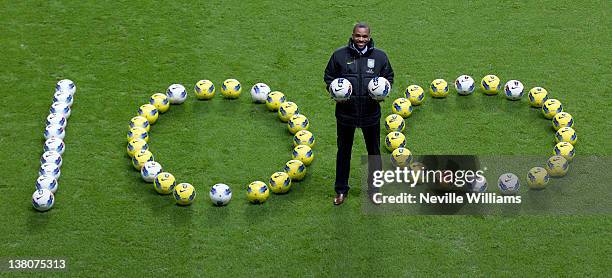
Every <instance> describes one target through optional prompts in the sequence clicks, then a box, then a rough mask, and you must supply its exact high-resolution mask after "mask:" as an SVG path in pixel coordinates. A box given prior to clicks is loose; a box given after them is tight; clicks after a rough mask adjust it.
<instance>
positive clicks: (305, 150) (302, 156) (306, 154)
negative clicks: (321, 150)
mask: <svg viewBox="0 0 612 278" xmlns="http://www.w3.org/2000/svg"><path fill="white" fill-rule="evenodd" d="M291 159H297V160H299V161H302V163H304V165H306V166H309V165H310V164H311V163H312V160H314V154H313V153H312V149H311V148H310V147H309V146H306V145H299V146H297V147H295V148H293V152H291Z"/></svg>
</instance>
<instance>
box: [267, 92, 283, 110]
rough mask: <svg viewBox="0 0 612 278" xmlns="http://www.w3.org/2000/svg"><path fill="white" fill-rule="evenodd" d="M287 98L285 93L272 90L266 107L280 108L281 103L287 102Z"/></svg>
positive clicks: (270, 108) (271, 108)
mask: <svg viewBox="0 0 612 278" xmlns="http://www.w3.org/2000/svg"><path fill="white" fill-rule="evenodd" d="M286 100H287V98H286V97H285V95H284V94H283V93H281V92H278V91H274V92H271V93H269V94H268V97H267V98H266V107H268V109H269V110H270V111H276V110H278V109H279V108H280V106H281V103H283V102H285V101H286Z"/></svg>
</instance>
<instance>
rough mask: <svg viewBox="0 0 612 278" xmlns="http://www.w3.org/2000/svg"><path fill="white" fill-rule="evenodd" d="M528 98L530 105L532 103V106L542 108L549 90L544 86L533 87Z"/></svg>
mask: <svg viewBox="0 0 612 278" xmlns="http://www.w3.org/2000/svg"><path fill="white" fill-rule="evenodd" d="M527 98H528V99H529V105H531V107H538V108H540V107H542V104H544V102H545V101H546V100H548V91H546V89H544V88H542V87H533V88H531V90H529V95H527Z"/></svg>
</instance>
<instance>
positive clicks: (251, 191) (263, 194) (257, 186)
mask: <svg viewBox="0 0 612 278" xmlns="http://www.w3.org/2000/svg"><path fill="white" fill-rule="evenodd" d="M269 196H270V190H268V186H267V185H266V184H265V183H264V182H262V181H254V182H252V183H250V184H249V186H248V187H247V200H249V202H251V203H253V204H263V203H264V202H265V201H266V200H267V199H268V197H269Z"/></svg>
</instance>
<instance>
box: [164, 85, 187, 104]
mask: <svg viewBox="0 0 612 278" xmlns="http://www.w3.org/2000/svg"><path fill="white" fill-rule="evenodd" d="M166 95H167V96H168V100H170V104H181V103H183V102H185V100H186V99H187V90H185V87H184V86H183V85H181V84H172V85H170V86H169V87H168V90H166Z"/></svg>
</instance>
